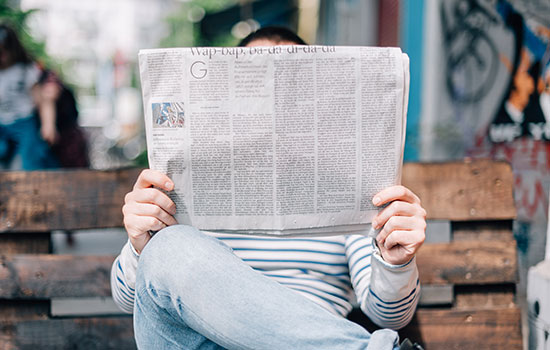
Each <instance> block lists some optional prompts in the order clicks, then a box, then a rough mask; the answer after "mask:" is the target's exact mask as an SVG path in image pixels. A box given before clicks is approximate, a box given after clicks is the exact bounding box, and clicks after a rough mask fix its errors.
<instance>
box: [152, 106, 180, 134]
mask: <svg viewBox="0 0 550 350" xmlns="http://www.w3.org/2000/svg"><path fill="white" fill-rule="evenodd" d="M152 108H153V128H183V127H184V126H185V109H184V103H183V102H162V103H153V104H152Z"/></svg>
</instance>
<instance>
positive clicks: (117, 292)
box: [111, 241, 139, 314]
mask: <svg viewBox="0 0 550 350" xmlns="http://www.w3.org/2000/svg"><path fill="white" fill-rule="evenodd" d="M138 258H139V255H138V254H137V253H136V251H135V250H134V249H133V247H132V246H131V244H130V242H129V241H128V242H126V244H125V245H124V247H122V251H121V252H120V255H119V256H117V257H116V259H115V261H114V262H113V266H112V267H111V293H112V295H113V300H114V301H115V304H117V305H118V307H119V308H120V309H121V310H122V311H124V312H127V313H129V314H131V313H132V312H133V310H134V296H135V289H134V288H135V285H136V269H137V264H138Z"/></svg>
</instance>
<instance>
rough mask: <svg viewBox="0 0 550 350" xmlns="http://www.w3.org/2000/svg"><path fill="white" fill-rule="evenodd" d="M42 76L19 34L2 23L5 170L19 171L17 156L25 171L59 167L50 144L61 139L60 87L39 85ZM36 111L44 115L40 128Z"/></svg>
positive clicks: (0, 156) (0, 109) (0, 130)
mask: <svg viewBox="0 0 550 350" xmlns="http://www.w3.org/2000/svg"><path fill="white" fill-rule="evenodd" d="M41 74H42V71H41V70H40V68H39V66H38V64H37V63H36V62H34V61H33V60H32V59H31V57H30V55H29V54H28V53H27V52H26V51H25V49H24V48H23V46H22V45H21V42H20V41H19V39H18V37H17V35H16V33H15V31H14V30H13V29H12V28H10V27H8V26H7V25H4V24H0V161H1V163H2V165H3V167H4V168H10V169H13V168H15V166H14V165H13V164H12V161H13V160H14V158H15V157H16V156H19V157H20V158H21V166H19V168H22V169H23V170H36V169H47V168H55V167H57V166H58V161H57V159H56V158H55V156H54V154H53V152H52V151H51V149H50V145H52V144H54V143H55V142H56V141H57V140H58V138H59V134H58V132H57V129H56V111H55V100H56V98H57V97H58V96H59V88H58V87H56V85H54V84H39V79H40V76H41ZM35 108H36V109H37V110H38V111H39V112H40V127H39V126H38V124H37V123H36V119H35V118H34V116H33V111H34V109H35Z"/></svg>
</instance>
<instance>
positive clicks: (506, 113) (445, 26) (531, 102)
mask: <svg viewBox="0 0 550 350" xmlns="http://www.w3.org/2000/svg"><path fill="white" fill-rule="evenodd" d="M438 4H439V5H438V6H439V20H440V23H439V24H440V26H441V54H440V56H441V57H442V61H443V62H444V63H445V64H444V68H443V69H442V70H441V74H440V77H439V78H438V84H437V86H438V87H440V88H441V91H445V92H446V93H445V94H444V96H441V98H440V101H438V102H437V103H438V109H437V111H438V115H437V117H434V118H433V120H434V122H433V123H434V124H435V125H434V130H436V131H435V133H436V134H437V132H440V133H441V134H440V135H436V136H435V137H434V142H436V143H440V144H441V145H442V147H441V148H440V149H442V150H443V151H441V153H440V154H436V155H435V156H434V159H446V158H445V157H447V159H448V158H457V157H461V156H462V157H464V156H466V157H472V158H492V159H499V160H506V161H508V162H510V163H511V164H512V167H513V169H514V175H515V188H514V196H515V201H516V207H517V210H518V217H517V221H516V224H515V227H514V234H515V236H516V239H517V240H518V247H520V248H521V249H520V252H521V254H520V260H521V261H520V265H522V269H523V272H522V273H521V274H522V275H523V276H522V278H525V277H526V269H527V268H528V267H529V266H532V265H534V264H536V263H538V262H539V261H540V260H542V259H544V253H545V249H544V248H545V242H546V229H547V222H548V209H549V201H548V198H549V197H548V194H549V191H550V2H549V1H538V0H532V1H527V0H508V1H505V0H450V1H448V0H440V1H439V3H438ZM432 69H437V68H432ZM445 152H446V153H445ZM520 280H521V279H520ZM523 288H525V285H523V286H520V289H523Z"/></svg>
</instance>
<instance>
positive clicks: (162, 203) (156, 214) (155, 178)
mask: <svg viewBox="0 0 550 350" xmlns="http://www.w3.org/2000/svg"><path fill="white" fill-rule="evenodd" d="M155 187H156V188H155ZM159 188H160V189H163V190H166V191H171V190H173V189H174V183H173V182H172V180H170V178H169V177H168V176H166V175H164V174H162V173H160V172H158V171H155V170H151V169H146V170H144V171H142V172H141V174H139V177H138V179H137V181H136V184H135V185H134V189H133V190H132V192H130V193H128V194H127V195H126V197H125V198H124V206H123V207H122V213H123V214H124V227H125V228H126V232H127V233H128V238H129V239H130V243H132V246H133V247H134V248H135V249H136V251H137V252H138V253H141V251H142V250H143V248H144V247H145V245H146V244H147V242H149V240H150V239H151V235H150V234H149V231H158V230H160V229H163V228H165V227H166V226H170V225H175V224H177V221H176V219H175V218H174V217H173V215H174V214H175V213H176V205H175V204H174V202H172V200H171V199H170V198H169V197H168V196H167V195H166V194H164V193H163V192H162V191H161V190H159Z"/></svg>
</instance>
